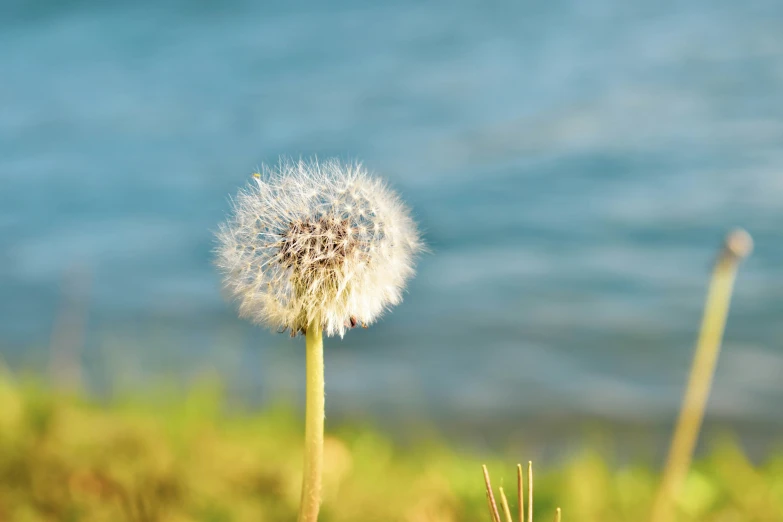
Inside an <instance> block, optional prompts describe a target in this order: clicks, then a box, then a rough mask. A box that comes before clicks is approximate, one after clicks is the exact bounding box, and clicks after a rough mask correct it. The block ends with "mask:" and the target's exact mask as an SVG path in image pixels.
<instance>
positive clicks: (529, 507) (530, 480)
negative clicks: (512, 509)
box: [527, 460, 533, 522]
mask: <svg viewBox="0 0 783 522" xmlns="http://www.w3.org/2000/svg"><path fill="white" fill-rule="evenodd" d="M527 522H533V461H532V460H531V461H528V463H527Z"/></svg>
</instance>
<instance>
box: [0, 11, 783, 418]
mask: <svg viewBox="0 0 783 522" xmlns="http://www.w3.org/2000/svg"><path fill="white" fill-rule="evenodd" d="M262 4H264V5H263V6H262ZM647 4H648V3H645V2H637V3H635V2H625V1H620V0H616V1H612V0H606V1H602V0H598V1H591V2H578V1H575V0H573V1H556V2H550V3H546V6H544V5H543V4H541V3H535V2H516V1H499V2H489V3H487V2H470V1H459V2H456V1H452V2H427V3H423V2H393V3H392V2H389V3H387V4H379V5H368V4H366V3H364V2H334V3H331V5H330V6H329V7H326V6H325V5H324V4H322V3H320V2H313V1H310V2H302V3H297V5H296V6H294V5H291V4H288V3H282V2H281V3H268V4H267V3H256V2H249V1H248V2H241V1H229V2H222V3H220V4H219V5H217V4H216V5H212V4H211V3H208V2H184V1H181V2H175V1H169V2H152V1H151V0H150V1H140V2H134V3H132V2H127V3H122V2H97V1H94V0H82V1H77V2H68V3H64V2H55V1H53V0H50V1H49V2H45V1H41V2H24V1H21V0H17V1H14V0H11V1H5V2H3V4H2V6H0V77H2V80H0V355H2V356H3V357H4V358H5V359H6V360H7V361H8V363H9V364H10V365H11V366H13V367H24V366H33V367H35V368H44V367H45V365H46V364H47V363H46V360H47V358H48V353H49V349H50V348H49V346H50V337H51V336H52V332H53V328H55V327H54V326H53V325H55V324H56V322H57V319H56V317H57V313H58V309H59V308H62V305H61V303H63V302H69V301H73V300H76V299H77V298H78V295H79V294H80V293H81V294H86V295H87V299H86V319H85V323H84V324H85V328H86V331H85V332H84V344H85V346H84V348H83V349H82V350H81V351H80V355H79V357H81V359H82V361H83V363H84V365H85V367H86V370H87V379H88V382H89V384H90V386H91V387H93V388H95V389H97V390H100V389H111V388H116V387H120V386H148V385H150V384H151V383H155V382H159V381H161V380H170V379H171V378H173V377H176V378H177V379H178V380H181V381H182V382H192V381H193V380H194V379H197V378H198V377H199V376H200V375H205V374H218V375H221V376H224V377H225V378H226V380H227V386H228V388H229V391H230V392H232V393H236V394H237V395H239V396H242V397H245V398H251V399H252V400H259V401H271V400H275V399H276V398H279V397H299V396H300V395H301V387H302V366H301V362H302V359H301V358H302V351H303V342H301V341H291V340H289V339H288V338H287V337H285V336H278V335H275V334H273V333H268V332H265V331H262V330H260V329H258V328H253V327H251V326H249V325H245V324H244V323H242V322H240V321H239V320H237V319H236V318H235V315H234V312H233V309H232V308H231V306H230V305H229V304H227V303H225V302H224V300H223V298H222V296H221V293H220V288H219V280H218V277H217V275H216V273H215V271H214V270H213V268H212V267H211V265H210V262H211V261H210V260H211V254H210V250H211V249H212V247H213V242H212V232H213V231H214V230H215V228H216V226H217V223H218V222H219V221H220V220H221V219H223V217H224V216H225V213H226V212H227V210H228V199H227V198H228V195H229V194H231V193H233V192H235V191H236V189H237V188H238V187H239V186H240V185H242V184H243V183H245V182H246V180H247V179H248V176H249V175H250V173H251V172H252V171H253V169H254V168H255V167H256V166H257V165H259V164H260V163H263V162H276V161H277V157H278V156H279V155H281V154H287V155H293V156H295V157H296V156H300V155H311V154H317V155H319V156H322V157H326V156H331V155H338V156H340V157H343V158H346V159H352V158H359V159H362V160H363V161H364V162H365V164H366V165H368V166H369V167H370V168H371V169H373V170H375V171H377V172H379V173H381V174H383V175H384V176H385V177H387V178H388V179H389V180H390V181H391V183H392V184H393V186H395V187H396V188H397V189H398V190H399V191H400V192H401V193H402V194H403V196H404V197H405V199H406V200H407V201H408V202H409V203H410V204H411V206H412V207H413V209H414V212H415V214H416V218H417V220H418V221H419V222H420V223H421V226H422V229H423V230H424V233H425V236H426V240H427V241H428V243H429V245H430V247H431V250H432V253H431V254H430V255H427V256H425V257H424V258H423V259H422V260H421V262H420V265H419V275H418V277H417V278H416V279H415V281H414V282H413V284H412V285H411V286H410V291H409V293H408V295H407V297H406V300H405V302H404V304H403V305H402V306H400V307H398V308H397V309H396V310H395V311H394V313H392V314H389V315H388V316H387V317H386V318H385V319H384V320H383V321H382V322H381V323H380V324H379V325H377V327H373V328H372V329H370V330H367V331H358V332H351V333H350V334H349V335H348V336H346V338H345V340H343V341H340V340H332V339H330V340H329V344H328V348H327V350H328V353H327V365H328V368H327V372H328V375H329V379H328V385H327V387H328V391H327V393H328V395H329V405H330V408H333V411H334V412H335V415H343V414H345V415H374V416H376V417H384V418H387V419H404V418H411V417H416V416H421V415H425V414H431V413H433V412H435V413H437V416H438V418H440V419H443V420H444V422H446V421H448V420H449V419H451V421H454V419H479V420H481V421H486V422H494V421H498V422H499V419H504V420H503V422H505V423H510V424H514V423H520V425H524V423H526V422H527V423H530V422H533V421H534V420H536V419H542V418H556V419H569V418H577V417H579V418H581V417H596V416H597V417H600V418H607V419H615V420H621V421H629V422H637V421H639V422H644V421H648V420H656V419H669V418H670V417H671V412H672V411H673V408H674V407H675V406H676V403H677V397H678V395H679V393H680V391H681V386H682V383H683V381H684V378H685V373H686V370H687V365H688V362H689V360H690V356H691V349H692V344H693V340H694V337H695V330H696V327H697V325H698V321H699V319H700V309H701V302H702V298H703V294H704V289H705V284H706V278H707V275H708V272H709V269H710V266H711V263H712V260H713V258H714V255H715V248H716V245H717V244H718V243H719V241H720V239H721V237H722V234H723V233H724V231H726V230H727V229H728V228H730V227H732V226H735V225H742V226H744V227H746V228H747V229H748V230H750V231H751V232H752V233H753V234H754V236H755V239H756V243H757V249H756V252H755V254H754V256H753V257H752V258H751V259H750V260H749V261H748V262H747V263H746V265H745V266H744V267H743V270H742V273H741V275H740V278H739V281H738V289H737V294H736V298H735V301H734V303H733V311H732V316H731V319H730V322H729V325H728V330H727V339H726V344H725V351H724V354H723V357H722V359H721V363H720V368H719V374H718V377H717V381H716V384H715V390H714V391H715V393H714V395H713V399H712V402H711V412H712V414H713V415H714V416H715V418H719V419H729V420H733V421H735V422H738V423H746V424H747V423H750V424H753V425H756V424H757V423H758V424H759V425H760V426H767V428H763V427H762V428H760V429H766V430H771V429H772V428H771V427H770V426H772V427H774V426H776V425H777V426H780V425H783V409H781V408H780V403H781V401H782V400H783V346H782V343H783V341H782V340H783V97H781V93H783V31H782V30H781V27H783V4H782V3H780V2H779V1H777V0H768V1H760V2H749V3H740V2H728V1H726V2H720V1H719V2H714V1H706V0H705V1H692V2H686V3H681V2H661V3H656V5H654V6H653V5H647ZM69 274H70V275H69ZM73 274H81V275H80V276H74V275H73ZM74 281H75V282H74ZM74 285H75V286H77V287H79V288H81V291H76V292H74V291H71V290H68V288H69V287H72V286H74ZM76 308H77V312H75V315H74V316H75V317H77V318H78V317H79V316H80V313H79V312H78V306H77V307H76ZM77 330H78V329H77ZM77 338H78V335H77ZM76 344H79V343H76ZM465 422H466V423H467V422H468V421H467V420H466V421H465ZM457 424H459V422H457Z"/></svg>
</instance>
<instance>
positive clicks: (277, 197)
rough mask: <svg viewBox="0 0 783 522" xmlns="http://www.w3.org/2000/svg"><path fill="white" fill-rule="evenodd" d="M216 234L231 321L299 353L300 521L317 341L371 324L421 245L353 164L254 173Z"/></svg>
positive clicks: (307, 497)
mask: <svg viewBox="0 0 783 522" xmlns="http://www.w3.org/2000/svg"><path fill="white" fill-rule="evenodd" d="M233 210H234V212H233V215H232V216H231V217H230V219H229V220H228V222H227V223H225V224H224V225H222V226H221V228H220V231H219V233H218V242H219V246H218V249H217V257H218V260H217V264H218V267H219V268H220V269H221V271H222V272H223V273H224V276H225V277H224V284H225V287H226V288H227V289H228V291H229V293H230V294H231V295H232V297H233V298H234V299H235V300H236V301H237V302H238V305H239V314H240V316H242V317H245V318H248V319H250V320H252V321H253V322H255V323H258V324H261V325H266V326H269V327H271V328H275V329H279V330H280V331H281V332H282V331H286V330H288V331H290V334H291V336H292V337H294V336H296V335H297V334H304V335H305V337H306V343H305V344H306V353H307V393H306V413H305V415H306V422H305V464H304V478H303V485H302V502H301V506H300V512H299V521H300V522H304V521H314V520H316V519H317V517H318V509H319V504H320V489H321V466H322V459H323V457H322V454H323V419H324V383H323V342H322V333H323V332H326V334H327V335H329V336H333V335H338V334H339V335H340V336H341V337H342V336H343V335H345V332H346V330H348V329H351V328H354V327H356V326H358V325H361V326H363V327H366V326H367V325H369V324H372V323H373V322H374V321H375V320H377V319H378V317H380V315H381V314H382V313H383V312H384V311H385V310H387V309H388V308H389V307H391V306H393V305H395V304H398V303H399V302H400V301H401V300H402V291H403V288H404V286H405V283H406V282H407V280H408V279H409V278H410V277H411V276H412V275H413V272H414V269H413V258H414V256H415V255H416V253H417V252H418V251H419V250H420V249H421V241H420V238H419V234H418V232H417V230H416V225H415V223H414V221H413V220H412V219H411V218H410V216H409V212H408V209H407V208H406V207H405V205H404V204H403V203H402V202H401V201H400V199H399V198H398V196H397V195H396V194H395V193H394V192H393V191H392V190H390V189H389V188H388V187H387V186H386V185H385V183H384V182H383V181H381V180H379V179H376V178H373V177H371V176H370V175H369V174H368V173H367V171H366V170H365V169H364V168H363V167H362V166H361V165H360V164H343V163H341V162H339V161H337V160H328V161H325V162H318V161H301V160H300V161H298V162H290V161H288V162H286V161H283V162H281V163H280V165H279V166H278V167H277V168H264V169H262V172H259V173H256V174H254V175H253V180H252V181H251V182H250V185H249V187H247V188H245V189H244V190H241V191H240V192H239V194H238V195H237V197H236V199H235V200H234V202H233Z"/></svg>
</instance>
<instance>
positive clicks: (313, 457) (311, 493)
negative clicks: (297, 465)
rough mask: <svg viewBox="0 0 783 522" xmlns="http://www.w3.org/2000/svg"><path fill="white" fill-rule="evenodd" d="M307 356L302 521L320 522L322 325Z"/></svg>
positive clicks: (311, 333)
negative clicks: (318, 521) (317, 521)
mask: <svg viewBox="0 0 783 522" xmlns="http://www.w3.org/2000/svg"><path fill="white" fill-rule="evenodd" d="M306 353H307V372H306V373H307V390H306V399H305V401H306V402H305V445H304V474H303V476H302V498H301V502H300V506H299V519H298V521H299V522H316V520H318V509H319V508H320V506H321V472H322V469H323V460H324V343H323V329H322V327H321V324H320V323H319V322H318V321H313V322H312V323H311V324H310V325H309V326H308V327H307V332H306Z"/></svg>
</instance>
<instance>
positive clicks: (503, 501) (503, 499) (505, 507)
mask: <svg viewBox="0 0 783 522" xmlns="http://www.w3.org/2000/svg"><path fill="white" fill-rule="evenodd" d="M498 490H499V491H500V504H501V505H502V506H503V513H504V514H505V515H506V522H514V519H513V518H511V510H510V509H509V508H508V499H507V498H506V493H505V492H504V491H503V486H500V487H498Z"/></svg>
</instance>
